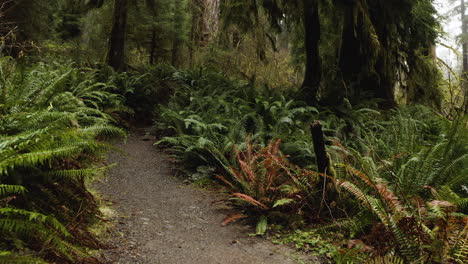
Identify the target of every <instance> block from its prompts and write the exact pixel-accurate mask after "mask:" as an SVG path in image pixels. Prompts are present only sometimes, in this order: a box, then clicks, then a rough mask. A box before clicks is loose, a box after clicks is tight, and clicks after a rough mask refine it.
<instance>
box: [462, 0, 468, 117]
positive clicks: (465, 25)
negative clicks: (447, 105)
mask: <svg viewBox="0 0 468 264" xmlns="http://www.w3.org/2000/svg"><path fill="white" fill-rule="evenodd" d="M460 6H461V10H460V11H461V21H462V52H463V74H462V88H463V91H464V99H463V108H464V109H463V111H464V112H465V113H468V107H467V105H468V21H466V5H465V0H461V3H460Z"/></svg>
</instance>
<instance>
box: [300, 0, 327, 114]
mask: <svg viewBox="0 0 468 264" xmlns="http://www.w3.org/2000/svg"><path fill="white" fill-rule="evenodd" d="M318 1H319V0H303V5H304V6H303V8H304V30H305V50H306V68H305V74H304V75H305V76H304V82H303V83H302V88H301V90H302V91H301V94H300V96H301V98H302V99H304V100H305V101H306V102H307V103H308V104H310V105H312V104H315V103H316V96H317V92H318V88H319V85H320V80H321V76H322V69H321V62H320V54H319V42H320V18H319V11H318Z"/></svg>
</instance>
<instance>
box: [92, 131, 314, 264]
mask: <svg viewBox="0 0 468 264" xmlns="http://www.w3.org/2000/svg"><path fill="white" fill-rule="evenodd" d="M143 135H144V131H140V132H136V133H133V134H132V135H130V136H129V139H128V142H127V143H125V144H124V143H122V144H120V145H118V147H120V148H121V149H123V151H125V152H126V153H127V155H128V156H127V157H125V156H123V155H121V154H117V153H114V154H111V155H110V157H109V160H110V161H111V162H118V166H117V167H115V168H113V169H112V170H111V172H110V173H109V177H108V178H107V179H105V180H103V181H102V182H101V183H99V184H98V186H97V189H98V190H99V192H101V193H102V194H103V196H104V198H105V199H108V200H109V201H111V202H112V203H113V208H114V209H115V210H116V211H117V214H118V216H117V217H116V218H115V219H114V220H115V222H116V224H117V227H116V229H117V230H116V231H115V232H114V234H113V235H112V237H111V239H110V244H111V249H107V250H104V252H103V263H151V264H157V263H163V264H179V263H180V264H186V263H187V264H198V263H200V264H202V263H203V264H211V263H222V264H229V263H235V264H251V263H254V264H257V263H258V264H260V263H268V264H274V263H278V264H280V263H281V264H287V263H298V262H297V261H296V260H295V259H298V257H297V256H296V255H297V254H296V253H294V251H293V250H291V249H289V248H287V247H285V246H278V245H274V244H272V243H271V242H269V241H267V240H264V239H261V238H255V237H249V236H248V233H252V232H253V230H252V229H251V228H249V227H246V226H243V225H241V224H233V225H230V226H227V227H222V226H221V224H220V223H221V222H222V220H223V218H224V217H225V216H226V213H227V212H228V211H229V208H227V206H226V204H223V203H219V202H216V203H214V201H216V200H219V197H217V196H216V195H215V194H212V193H209V192H207V191H202V190H196V189H194V188H193V187H191V186H188V185H186V184H183V183H182V182H181V181H180V180H179V179H176V178H175V177H173V176H172V175H173V174H172V172H171V168H170V163H169V162H167V161H166V160H165V157H164V155H163V154H161V153H160V152H159V151H158V150H157V149H156V148H155V147H154V146H153V142H154V140H148V141H144V140H143ZM303 263H305V262H303ZM307 263H311V262H310V261H309V262H307ZM312 263H313V262H312Z"/></svg>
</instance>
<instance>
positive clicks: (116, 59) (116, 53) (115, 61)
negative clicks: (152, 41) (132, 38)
mask: <svg viewBox="0 0 468 264" xmlns="http://www.w3.org/2000/svg"><path fill="white" fill-rule="evenodd" d="M128 4H129V1H128V0H114V12H113V20H112V30H111V32H110V36H109V46H108V53H107V59H106V60H107V64H108V65H109V66H111V67H112V68H114V69H115V70H116V71H123V70H125V36H126V34H125V33H126V30H127V14H128Z"/></svg>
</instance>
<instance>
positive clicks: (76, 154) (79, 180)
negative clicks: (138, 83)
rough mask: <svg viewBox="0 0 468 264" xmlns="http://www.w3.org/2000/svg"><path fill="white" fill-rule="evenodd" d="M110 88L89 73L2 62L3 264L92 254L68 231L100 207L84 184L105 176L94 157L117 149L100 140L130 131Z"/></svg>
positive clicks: (0, 168) (0, 176)
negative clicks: (27, 252)
mask: <svg viewBox="0 0 468 264" xmlns="http://www.w3.org/2000/svg"><path fill="white" fill-rule="evenodd" d="M110 88H111V87H110V86H109V85H108V84H106V83H99V82H97V81H96V76H95V73H94V71H92V70H89V69H77V68H74V67H73V66H72V65H66V64H65V65H51V64H48V65H47V64H38V65H34V66H32V67H29V68H26V69H25V68H21V67H20V66H18V65H16V64H15V62H14V61H12V60H10V59H8V58H0V89H1V90H0V94H1V96H0V117H1V119H0V142H1V143H0V215H1V218H0V219H1V220H0V234H1V238H0V249H1V250H2V251H5V250H6V251H5V252H6V253H2V255H1V256H0V258H1V260H0V261H5V262H8V261H18V262H20V263H22V262H27V261H30V262H29V263H36V262H37V263H42V262H41V261H40V260H37V259H35V258H29V257H27V256H25V257H22V256H19V255H18V254H19V251H24V250H25V249H27V250H31V251H36V252H37V253H36V254H37V256H40V257H45V256H47V255H49V257H50V256H55V258H56V259H58V260H60V262H62V263H64V262H67V261H69V262H73V261H74V260H75V259H80V258H82V257H85V256H86V253H85V252H84V250H83V249H82V248H81V246H83V245H84V244H82V243H79V242H78V241H77V237H75V236H74V235H72V234H71V233H70V232H69V230H67V228H66V226H69V225H70V224H73V225H75V226H83V225H85V222H86V221H88V220H86V221H84V219H80V220H78V221H80V222H74V221H77V218H76V215H77V214H78V213H81V214H82V213H83V212H87V213H88V214H89V213H91V212H93V210H94V209H93V208H95V204H94V201H93V200H92V197H90V195H89V193H88V192H87V190H86V187H85V186H84V179H85V178H87V177H92V176H94V175H96V174H99V173H102V170H103V169H105V168H98V167H95V158H94V156H95V155H97V154H98V153H99V152H101V151H103V150H107V149H109V148H110V146H109V145H107V144H106V143H104V142H102V141H98V140H96V138H97V137H100V138H105V137H109V136H115V135H123V134H124V132H123V131H122V130H121V129H119V128H117V127H115V126H113V125H112V122H114V121H115V120H116V118H117V117H118V116H117V113H118V112H119V111H120V110H122V109H125V107H124V106H123V104H122V98H121V97H119V96H117V95H115V94H112V93H110V92H108V91H106V90H109V89H110ZM64 209H65V210H64ZM80 211H83V212H80ZM88 217H89V215H88ZM74 219H75V220H74ZM10 252H16V253H10Z"/></svg>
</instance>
